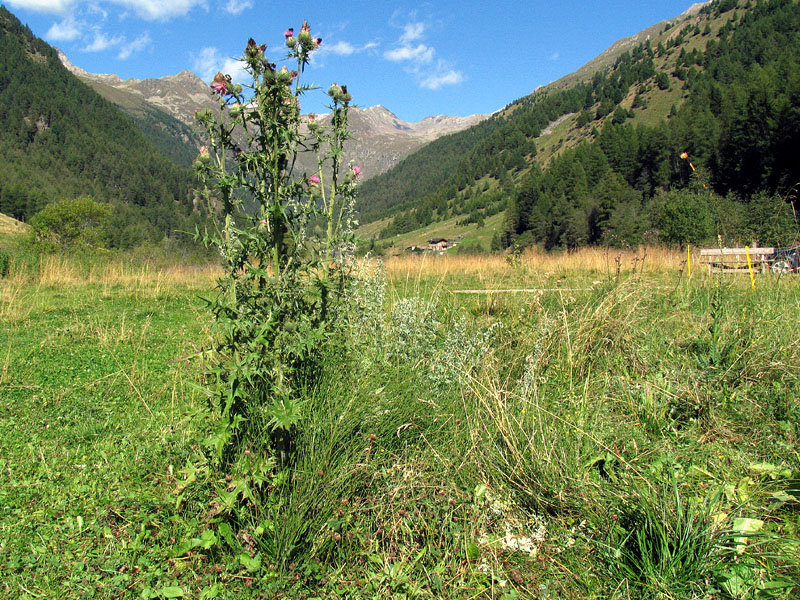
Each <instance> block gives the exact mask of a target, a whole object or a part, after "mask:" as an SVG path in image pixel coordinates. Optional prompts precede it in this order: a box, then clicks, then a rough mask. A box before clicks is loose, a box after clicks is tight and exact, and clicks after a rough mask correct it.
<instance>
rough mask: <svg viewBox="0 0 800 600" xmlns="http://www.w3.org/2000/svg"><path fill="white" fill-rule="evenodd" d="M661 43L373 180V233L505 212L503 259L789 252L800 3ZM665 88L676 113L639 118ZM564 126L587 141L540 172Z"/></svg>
mask: <svg viewBox="0 0 800 600" xmlns="http://www.w3.org/2000/svg"><path fill="white" fill-rule="evenodd" d="M662 38H663V39H666V40H667V42H666V43H664V42H661V41H659V42H658V43H651V42H650V41H649V40H648V41H645V42H644V43H641V44H639V45H637V46H636V47H634V48H633V49H632V50H630V51H628V52H625V53H623V54H622V55H621V56H619V57H618V59H617V60H616V62H615V63H614V64H613V66H611V67H610V68H609V69H607V70H606V71H601V72H597V73H595V75H594V76H593V77H592V78H591V80H590V81H586V82H583V83H578V84H577V85H574V86H572V87H570V88H568V89H561V90H558V89H554V90H546V89H545V90H540V91H537V92H535V93H534V94H532V95H530V96H527V97H525V98H522V99H520V100H518V101H516V102H514V103H512V104H510V105H509V106H508V107H506V109H505V110H503V111H501V112H500V113H498V114H497V115H495V116H494V117H492V118H491V119H489V120H487V121H485V122H483V123H481V124H480V125H478V126H477V127H475V128H473V129H470V130H469V131H465V132H462V133H457V134H454V135H451V136H447V137H445V138H441V139H439V140H437V141H436V142H434V143H432V144H430V145H429V146H427V147H426V148H423V149H422V150H420V151H418V152H417V153H416V154H414V155H412V156H411V157H409V158H408V159H407V160H406V161H405V162H404V163H402V164H401V165H400V166H399V167H398V168H396V169H394V170H392V171H391V172H389V173H387V174H385V175H382V176H380V177H377V178H374V179H372V180H370V181H369V182H367V184H366V185H365V186H364V188H363V190H362V194H361V217H362V220H363V221H365V222H369V221H374V220H377V219H381V218H386V217H389V216H393V219H392V220H391V222H389V224H388V226H387V227H386V228H385V229H384V230H383V232H382V236H383V237H387V236H390V235H393V234H397V233H403V232H404V231H410V230H413V229H416V228H418V227H421V226H425V225H427V224H429V223H431V222H434V221H437V220H441V219H445V218H448V217H451V216H454V215H467V218H468V219H470V220H472V221H477V220H479V219H482V218H484V217H488V216H490V215H492V214H495V213H496V212H497V211H498V210H503V209H505V211H506V217H505V221H504V225H503V227H502V231H501V232H499V233H498V235H497V236H496V237H495V240H494V243H493V246H494V248H495V249H501V248H503V247H508V246H511V245H519V246H526V245H531V244H538V245H541V246H543V247H545V248H547V249H552V248H575V247H578V246H581V245H587V244H600V243H603V244H612V245H615V244H622V245H624V244H638V243H642V242H645V241H651V242H656V241H662V242H678V243H682V242H695V241H701V240H707V239H710V238H713V237H716V235H717V234H720V235H723V236H724V237H726V238H730V239H731V240H733V239H737V238H738V239H745V240H761V241H762V243H763V242H770V243H790V242H791V241H792V239H793V238H794V237H795V236H796V235H797V223H796V219H795V211H794V209H795V208H796V206H794V205H793V203H795V202H796V200H797V187H796V186H797V184H798V183H800V165H799V164H798V163H797V161H796V159H795V157H796V156H797V153H798V151H800V4H798V3H797V2H794V1H792V0H772V1H769V2H768V1H765V0H759V1H750V2H746V3H744V2H742V3H737V2H735V1H733V0H731V1H718V2H713V3H711V4H709V5H707V6H705V7H704V8H703V9H702V10H701V12H700V14H699V15H698V16H696V17H694V18H691V19H687V20H685V21H682V22H679V23H677V24H673V25H672V26H671V28H670V26H668V27H667V31H666V33H665V34H664V35H663V36H662ZM664 69H668V70H664ZM669 91H678V92H680V96H679V100H680V101H679V102H675V103H673V104H672V105H671V108H669V109H668V111H667V114H664V115H663V116H661V117H660V118H658V119H656V120H655V121H653V119H652V118H651V119H650V122H648V120H647V119H644V118H642V119H636V118H635V117H636V116H637V114H640V113H642V112H643V111H644V109H646V108H647V104H648V102H655V101H658V99H659V98H660V96H659V95H658V94H659V92H669ZM648 97H649V98H651V100H647V98H648ZM631 98H632V101H631ZM653 98H655V100H653ZM559 117H571V118H572V119H573V120H574V125H573V127H574V128H575V129H576V130H577V131H578V132H579V133H582V134H583V138H582V139H583V140H584V141H583V142H581V143H579V144H577V145H573V146H572V147H569V148H567V147H565V148H563V149H561V150H560V151H557V152H555V153H551V155H550V156H548V157H547V161H546V163H545V164H541V160H537V158H538V159H541V156H537V148H536V138H537V137H538V136H539V135H540V134H541V133H542V130H543V129H544V128H545V127H546V126H547V125H548V124H549V123H552V122H554V121H556V120H557V119H559ZM412 174H413V176H412ZM477 182H480V183H477ZM676 215H677V217H680V216H681V215H686V216H688V217H690V218H689V219H688V221H689V222H688V224H686V223H685V221H686V219H681V218H676Z"/></svg>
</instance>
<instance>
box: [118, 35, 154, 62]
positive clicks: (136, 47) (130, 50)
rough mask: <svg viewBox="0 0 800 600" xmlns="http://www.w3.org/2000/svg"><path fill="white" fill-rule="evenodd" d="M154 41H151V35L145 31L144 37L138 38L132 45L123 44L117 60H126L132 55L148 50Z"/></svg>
mask: <svg viewBox="0 0 800 600" xmlns="http://www.w3.org/2000/svg"><path fill="white" fill-rule="evenodd" d="M152 41H153V40H151V39H150V34H148V33H147V32H146V31H145V32H144V33H143V34H142V35H140V36H139V37H137V38H136V39H135V40H133V41H132V42H131V43H129V44H126V43H124V42H123V43H122V47H121V48H120V51H119V54H117V58H118V59H120V60H126V59H127V58H129V57H130V56H131V55H132V54H135V53H137V52H141V51H142V50H144V49H145V48H147V47H148V46H149V45H150V44H151V43H152Z"/></svg>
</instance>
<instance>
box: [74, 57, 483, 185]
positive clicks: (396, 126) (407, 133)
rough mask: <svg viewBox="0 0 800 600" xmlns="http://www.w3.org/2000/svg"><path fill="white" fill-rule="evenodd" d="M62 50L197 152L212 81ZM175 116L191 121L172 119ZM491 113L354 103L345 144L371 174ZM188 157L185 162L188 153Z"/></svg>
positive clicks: (122, 102)
mask: <svg viewBox="0 0 800 600" xmlns="http://www.w3.org/2000/svg"><path fill="white" fill-rule="evenodd" d="M59 56H60V58H61V62H62V64H63V65H64V66H65V67H66V68H67V69H69V70H70V71H71V72H72V73H73V74H74V75H76V76H77V77H79V78H80V79H81V80H83V81H84V82H86V83H88V84H89V85H91V86H92V87H93V88H94V89H95V91H97V92H98V93H99V94H100V95H102V96H103V97H105V98H106V99H107V100H110V101H111V102H113V103H114V104H116V105H117V106H119V107H120V108H122V109H123V110H124V111H125V112H127V113H128V114H129V115H131V116H132V117H133V118H134V119H136V120H137V122H139V123H140V126H143V124H145V125H146V124H147V123H148V122H153V121H155V122H156V123H158V125H159V129H158V131H160V132H166V133H167V134H169V135H170V136H172V138H174V139H177V140H178V141H179V142H181V143H185V144H189V145H193V146H194V149H193V150H192V151H191V154H192V156H188V161H189V162H191V160H192V159H193V158H194V155H196V148H197V147H199V146H200V145H201V143H202V142H201V137H200V134H199V132H198V131H197V130H196V129H194V113H195V111H197V110H206V109H207V110H211V111H212V112H214V113H216V114H218V113H219V105H218V104H217V102H216V100H215V99H214V98H213V97H212V95H211V94H210V93H209V87H208V85H206V84H205V83H203V81H202V80H201V79H200V78H199V77H197V75H195V74H194V73H192V72H191V71H182V72H180V73H178V74H177V75H170V76H167V77H161V78H158V79H143V80H139V79H122V78H120V77H119V76H117V75H113V74H95V73H88V72H87V71H84V70H83V69H81V68H79V67H76V66H75V65H73V64H72V63H71V62H70V61H69V59H68V58H67V57H66V55H64V54H63V53H61V52H60V53H59ZM167 116H168V117H167ZM165 117H166V118H165ZM169 117H171V118H173V119H176V120H177V121H179V122H180V123H181V124H183V125H184V126H185V127H180V126H177V125H176V124H174V123H170V122H169ZM487 117H488V115H472V116H468V117H450V116H446V115H438V116H431V117H426V118H425V119H422V120H421V121H419V122H417V123H407V122H405V121H402V120H400V119H398V118H397V116H395V115H394V114H393V113H392V112H391V111H389V110H388V109H386V108H385V107H383V106H380V105H378V106H372V107H370V108H365V109H361V108H357V107H353V108H351V109H350V114H349V126H350V131H351V134H352V138H351V139H350V140H349V141H348V142H347V144H346V146H345V152H346V154H345V160H346V161H353V162H354V163H355V164H358V165H359V166H360V167H361V168H362V172H363V173H364V177H365V178H367V179H368V178H370V177H374V176H375V175H379V174H381V173H383V172H385V171H387V170H388V169H390V168H391V167H392V166H394V165H395V164H397V163H398V162H399V161H400V160H402V159H403V158H405V157H406V156H408V154H410V153H411V152H413V151H414V150H416V149H418V148H420V147H422V146H424V145H425V144H427V143H428V142H430V141H432V140H435V139H436V138H438V137H441V136H443V135H447V134H450V133H454V132H457V131H461V130H463V129H466V128H467V127H470V126H472V125H474V124H476V123H479V122H480V121H482V120H483V119H486V118H487ZM329 119H330V116H329V115H320V116H319V118H318V120H319V122H320V123H322V124H325V123H326V122H327V121H328V120H329ZM143 129H145V132H146V133H149V132H150V130H152V129H153V127H152V126H150V127H144V126H143ZM153 141H154V142H155V143H156V144H157V145H159V146H162V147H165V148H167V149H169V144H165V143H164V141H163V140H162V139H160V138H156V139H154V140H153ZM173 142H174V140H173ZM173 152H174V151H173ZM182 162H184V163H185V162H186V159H184V160H183V161H182ZM299 168H300V169H301V170H306V171H308V172H311V171H313V169H314V165H312V164H311V163H310V162H308V164H306V163H305V162H304V161H303V160H302V158H301V159H300V166H299Z"/></svg>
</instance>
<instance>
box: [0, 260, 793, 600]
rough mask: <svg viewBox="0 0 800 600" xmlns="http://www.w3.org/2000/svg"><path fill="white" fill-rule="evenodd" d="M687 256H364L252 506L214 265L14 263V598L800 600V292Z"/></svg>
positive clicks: (10, 363) (2, 494)
mask: <svg viewBox="0 0 800 600" xmlns="http://www.w3.org/2000/svg"><path fill="white" fill-rule="evenodd" d="M683 259H684V257H683V256H682V255H680V254H678V253H675V252H671V251H666V250H661V249H648V250H647V251H646V252H644V251H639V252H638V253H633V252H632V253H628V254H616V253H613V252H611V253H609V252H604V251H602V250H599V251H592V250H586V251H582V252H578V253H574V254H562V255H545V254H527V255H523V256H522V257H520V258H519V259H518V260H517V259H505V258H504V257H482V258H478V257H470V258H459V257H450V256H441V257H439V256H436V257H433V256H425V257H408V258H401V259H392V260H389V261H387V263H386V264H385V265H384V266H383V267H379V266H378V265H376V264H372V265H371V266H370V265H366V264H362V265H361V266H360V267H359V269H358V272H357V274H358V277H357V282H358V283H357V285H356V286H355V287H354V288H353V291H352V292H351V296H350V298H349V302H350V307H349V310H348V312H347V314H346V316H344V317H343V319H344V322H343V323H344V324H343V328H342V333H341V336H342V337H341V341H340V346H339V347H338V349H334V351H332V352H331V356H330V358H329V359H328V362H327V366H326V369H325V371H326V374H325V376H324V377H322V381H321V383H320V385H319V388H318V389H315V390H309V392H308V397H307V398H306V399H305V403H304V412H303V425H302V434H301V435H300V436H299V438H298V442H297V448H296V451H295V452H296V461H295V463H294V466H293V470H292V473H291V476H290V478H288V479H287V478H283V479H282V478H281V477H280V476H277V477H276V476H275V474H274V473H273V474H272V475H271V477H273V479H271V481H272V484H271V485H270V486H269V487H268V488H267V491H266V492H264V493H263V494H261V495H260V496H258V497H255V498H252V499H250V500H247V499H246V498H245V497H244V496H243V497H241V499H239V500H237V498H238V497H237V496H236V495H235V489H236V486H237V485H238V482H237V481H236V480H235V479H233V480H232V481H231V480H229V479H228V478H227V477H226V476H225V473H219V472H218V471H216V470H215V468H214V465H213V461H212V460H211V458H210V457H211V454H212V453H211V452H210V449H209V441H208V440H209V436H210V435H211V434H212V432H213V430H214V425H215V422H216V419H217V417H215V416H214V415H213V414H212V413H211V412H210V411H209V409H208V407H207V404H206V402H205V398H204V394H203V391H202V389H203V388H202V382H201V380H200V374H201V372H202V350H203V349H204V348H206V347H207V345H208V339H209V335H210V329H209V325H210V323H211V317H210V315H209V314H208V313H207V312H206V309H205V304H204V302H203V300H202V298H203V297H204V296H208V295H210V294H213V293H214V278H215V276H216V271H215V269H214V268H212V267H188V266H178V265H176V266H174V267H172V268H161V269H155V268H152V267H146V266H142V265H138V266H136V265H133V264H131V263H129V262H125V261H122V260H116V259H115V260H110V259H109V260H103V261H100V262H99V263H96V264H93V263H92V262H90V261H89V262H87V261H72V260H70V259H63V258H60V259H59V258H46V259H43V260H41V261H40V262H38V264H33V265H30V266H29V268H27V269H25V270H21V269H17V270H14V269H12V273H11V276H10V277H9V278H6V279H0V397H2V398H3V400H4V402H3V403H2V405H0V411H2V412H1V415H2V416H0V469H2V472H3V474H4V484H3V485H2V486H0V573H2V577H0V597H3V598H48V599H50V598H237V599H238V598H264V597H266V598H270V597H284V598H309V599H310V598H326V599H327V598H398V599H399V598H496V599H503V600H510V599H514V598H557V597H562V598H575V599H577V598H598V599H599V598H676V599H677V598H707V599H709V600H710V599H711V598H774V597H777V598H787V599H788V598H792V597H796V596H795V594H796V593H797V590H798V587H797V582H798V576H800V574H799V573H798V562H799V561H798V557H800V554H798V545H797V538H798V526H800V511H798V502H797V497H798V495H799V494H800V492H799V491H798V479H800V454H798V433H799V432H798V416H800V405H799V404H798V400H797V398H798V392H800V285H798V280H797V279H794V278H792V276H783V277H777V276H772V275H766V276H758V277H757V279H756V288H755V290H753V289H751V284H750V280H749V279H748V278H746V277H741V278H738V277H736V278H733V277H731V278H711V277H709V276H708V275H706V274H704V273H702V272H700V271H699V270H697V269H695V273H693V276H692V278H691V279H690V278H689V277H688V270H687V269H686V265H685V264H684V263H683ZM521 289H524V290H527V291H526V292H519V291H512V290H521ZM468 290H472V291H475V290H495V291H494V292H492V293H464V292H465V291H468ZM249 457H250V455H249V454H248V455H247V458H249ZM245 459H246V458H245V457H243V458H242V460H245ZM231 490H234V491H233V492H232V491H231ZM226 492H228V496H225V493H226ZM231 494H233V496H231ZM231 497H232V498H233V499H232V500H231V502H233V503H236V502H242V503H244V502H245V501H247V502H252V503H253V506H252V507H250V508H251V510H250V511H249V512H247V513H241V514H248V515H250V517H248V519H241V518H240V519H234V518H231V517H230V515H231V514H232V513H230V512H226V511H225V506H220V500H219V499H220V498H231ZM222 504H224V502H222ZM237 514H238V513H237Z"/></svg>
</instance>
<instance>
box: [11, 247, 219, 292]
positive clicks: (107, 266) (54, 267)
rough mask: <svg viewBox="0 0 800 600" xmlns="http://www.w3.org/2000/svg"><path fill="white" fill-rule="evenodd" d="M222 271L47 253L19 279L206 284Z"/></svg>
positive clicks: (49, 283) (62, 283)
mask: <svg viewBox="0 0 800 600" xmlns="http://www.w3.org/2000/svg"><path fill="white" fill-rule="evenodd" d="M219 274H220V270H219V267H218V266H217V265H214V264H200V265H198V264H181V263H174V264H170V265H163V266H153V265H152V264H150V263H134V262H130V261H126V260H124V259H111V260H102V261H98V262H91V263H86V262H81V261H78V260H75V259H73V258H71V257H68V256H60V255H47V256H42V257H41V259H40V260H39V265H38V269H34V270H30V271H28V272H19V273H16V274H15V276H14V277H13V278H12V280H13V281H15V282H16V283H28V284H31V283H33V284H40V285H46V286H75V285H85V284H100V285H122V286H126V287H131V288H142V287H153V286H156V287H158V286H161V285H164V284H167V283H168V284H170V285H180V286H189V287H193V286H197V287H203V286H207V285H211V284H213V281H214V280H215V278H216V277H218V276H219Z"/></svg>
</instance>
